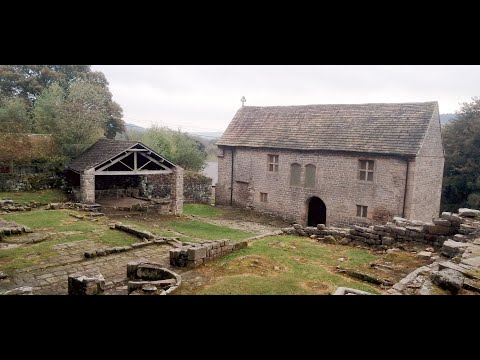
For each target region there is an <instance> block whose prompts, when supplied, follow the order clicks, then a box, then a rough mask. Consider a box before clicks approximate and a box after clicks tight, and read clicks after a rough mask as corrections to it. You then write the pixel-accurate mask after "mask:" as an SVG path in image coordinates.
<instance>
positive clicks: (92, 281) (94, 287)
mask: <svg viewBox="0 0 480 360" xmlns="http://www.w3.org/2000/svg"><path fill="white" fill-rule="evenodd" d="M104 291H105V279H104V277H103V275H102V274H100V273H87V274H72V275H69V276H68V295H101V294H103V292H104Z"/></svg>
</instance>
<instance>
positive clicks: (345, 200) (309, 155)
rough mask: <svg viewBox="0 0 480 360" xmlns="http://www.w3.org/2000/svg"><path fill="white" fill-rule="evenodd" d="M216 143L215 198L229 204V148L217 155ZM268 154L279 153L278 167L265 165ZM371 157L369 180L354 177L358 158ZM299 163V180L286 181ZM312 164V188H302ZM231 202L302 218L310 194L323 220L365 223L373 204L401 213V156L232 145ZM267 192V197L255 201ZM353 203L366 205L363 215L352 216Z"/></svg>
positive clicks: (302, 220) (370, 217) (300, 220)
mask: <svg viewBox="0 0 480 360" xmlns="http://www.w3.org/2000/svg"><path fill="white" fill-rule="evenodd" d="M222 150H223V147H220V156H219V158H218V175H219V177H218V183H217V186H216V189H215V191H216V203H217V204H219V205H229V204H230V189H231V187H230V174H231V164H232V162H231V159H232V152H231V149H230V148H228V147H226V148H225V149H224V150H223V156H222V154H221V151H222ZM268 154H272V155H279V171H278V173H275V172H269V171H268V156H267V155H268ZM360 159H363V160H374V161H375V174H374V181H373V182H366V181H360V180H358V170H359V169H358V168H359V160H360ZM292 163H298V164H300V165H301V184H302V185H301V186H290V166H291V164H292ZM307 164H313V165H315V166H316V181H315V186H314V187H313V188H305V186H303V184H304V182H305V166H306V165H307ZM233 167H234V182H233V193H234V200H235V203H234V204H238V205H239V206H244V207H245V206H249V207H251V208H254V209H255V210H258V211H261V212H266V213H271V214H274V215H278V216H281V217H283V218H285V219H289V220H294V221H296V222H298V223H300V224H305V223H306V222H307V216H308V214H307V206H308V201H309V199H310V198H311V197H312V196H317V197H319V198H320V199H322V200H323V202H324V203H325V205H326V208H327V224H355V223H357V224H362V223H363V224H365V223H371V222H372V221H373V215H374V214H375V213H376V212H377V210H381V211H382V212H388V213H390V215H391V216H401V215H402V210H403V198H404V190H405V174H406V171H405V170H406V162H405V161H404V160H402V159H398V158H394V157H387V156H373V155H372V156H368V157H364V156H358V155H357V156H354V155H346V154H334V153H327V152H298V151H289V150H267V149H252V148H236V150H235V154H234V166H233ZM260 193H267V194H268V195H267V202H262V201H260V200H261V199H260ZM357 205H363V206H368V217H367V218H361V217H357V216H356V215H357Z"/></svg>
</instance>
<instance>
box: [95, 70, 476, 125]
mask: <svg viewBox="0 0 480 360" xmlns="http://www.w3.org/2000/svg"><path fill="white" fill-rule="evenodd" d="M92 70H97V71H102V72H103V73H104V74H105V76H106V77H107V80H108V81H109V83H110V91H111V92H112V94H113V98H114V100H115V101H117V102H118V103H119V104H120V105H121V106H122V108H123V111H124V119H125V121H126V122H127V123H132V124H136V125H140V126H143V127H148V126H150V125H152V124H159V125H162V126H165V125H166V126H168V127H170V128H173V129H178V128H180V129H181V130H183V131H189V132H195V131H224V130H225V128H226V127H227V126H228V123H229V122H230V120H231V119H232V118H233V116H234V115H235V112H236V111H237V110H238V108H239V107H240V106H241V102H240V99H241V97H242V96H245V98H246V100H247V101H246V103H245V105H250V106H273V105H306V104H360V103H377V102H419V101H438V102H439V105H440V113H441V114H444V113H453V112H455V111H456V110H458V109H459V103H463V102H466V101H470V100H471V98H472V97H474V96H480V90H479V84H480V66H478V65H471V66H466V65H455V66H454V65H432V66H430V65H400V66H397V65H395V66H394V65H388V66H380V65H375V66H374V65H371V66H370V65H368V66H367V65H356V66H350V65H348V66H347V65H332V66H330V65H329V66H326V65H295V66H289V65H198V66H185V65H93V66H92Z"/></svg>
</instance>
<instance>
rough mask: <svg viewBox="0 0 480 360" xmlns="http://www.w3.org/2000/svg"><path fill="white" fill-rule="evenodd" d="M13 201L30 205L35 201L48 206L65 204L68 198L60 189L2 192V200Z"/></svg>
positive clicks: (0, 194) (0, 196) (0, 195)
mask: <svg viewBox="0 0 480 360" xmlns="http://www.w3.org/2000/svg"><path fill="white" fill-rule="evenodd" d="M1 199H5V200H13V201H15V202H17V203H22V204H28V203H29V202H30V201H35V202H37V203H39V204H40V205H46V204H49V203H52V202H65V201H67V197H66V195H65V193H64V192H63V191H62V190H60V189H47V190H38V191H25V192H0V200H1Z"/></svg>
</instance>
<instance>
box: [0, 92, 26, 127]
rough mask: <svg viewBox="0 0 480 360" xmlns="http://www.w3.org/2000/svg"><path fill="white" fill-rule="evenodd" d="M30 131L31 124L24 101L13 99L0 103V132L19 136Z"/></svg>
mask: <svg viewBox="0 0 480 360" xmlns="http://www.w3.org/2000/svg"><path fill="white" fill-rule="evenodd" d="M31 130H32V122H31V120H30V116H29V114H28V105H27V103H26V102H25V100H23V99H20V98H13V99H8V100H5V101H3V102H2V103H0V132H3V133H14V134H20V133H29V132H30V131H31Z"/></svg>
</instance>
